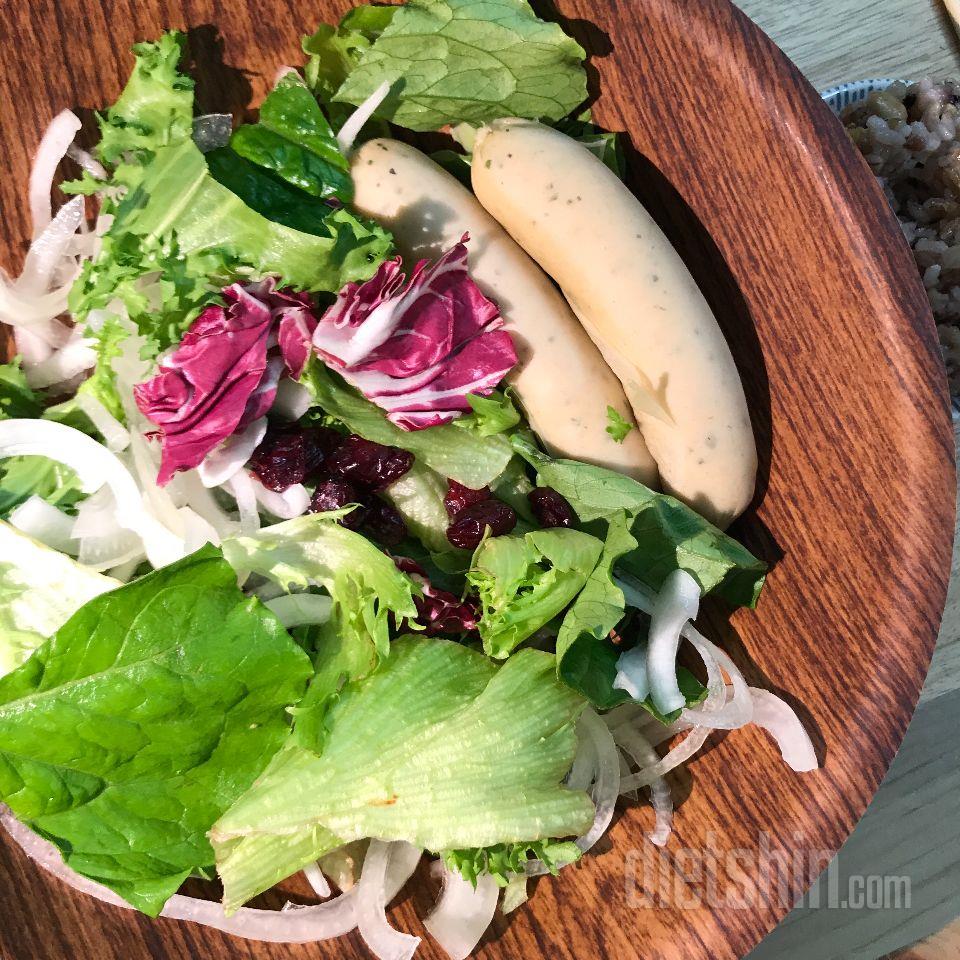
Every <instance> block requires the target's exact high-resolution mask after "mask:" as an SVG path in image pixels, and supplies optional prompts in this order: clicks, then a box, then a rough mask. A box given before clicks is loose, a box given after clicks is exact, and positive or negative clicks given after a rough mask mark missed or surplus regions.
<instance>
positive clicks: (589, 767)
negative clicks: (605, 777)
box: [566, 737, 597, 790]
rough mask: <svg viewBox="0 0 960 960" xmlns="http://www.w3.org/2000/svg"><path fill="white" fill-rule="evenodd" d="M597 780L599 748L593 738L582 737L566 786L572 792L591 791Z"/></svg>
mask: <svg viewBox="0 0 960 960" xmlns="http://www.w3.org/2000/svg"><path fill="white" fill-rule="evenodd" d="M596 779H597V748H596V747H595V746H594V740H593V737H580V738H579V740H578V743H577V753H576V756H575V757H574V758H573V766H572V767H571V768H570V772H569V773H568V774H567V780H566V784H567V787H568V788H569V789H570V790H589V789H590V784H592V783H593V781H594V780H596Z"/></svg>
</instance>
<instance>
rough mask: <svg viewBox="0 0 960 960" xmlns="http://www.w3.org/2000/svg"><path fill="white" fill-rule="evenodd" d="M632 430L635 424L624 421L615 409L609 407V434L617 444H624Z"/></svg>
mask: <svg viewBox="0 0 960 960" xmlns="http://www.w3.org/2000/svg"><path fill="white" fill-rule="evenodd" d="M632 429H633V424H632V423H630V421H629V420H624V418H623V417H622V416H620V414H619V413H617V411H616V410H614V409H613V407H607V433H609V434H610V436H611V437H613V439H614V440H615V441H616V442H617V443H623V441H624V440H625V439H626V438H627V434H628V433H629V432H630V431H631V430H632Z"/></svg>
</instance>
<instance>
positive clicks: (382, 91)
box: [337, 80, 392, 156]
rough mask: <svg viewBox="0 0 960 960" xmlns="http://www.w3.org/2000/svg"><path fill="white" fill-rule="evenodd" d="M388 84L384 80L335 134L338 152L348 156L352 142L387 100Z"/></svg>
mask: <svg viewBox="0 0 960 960" xmlns="http://www.w3.org/2000/svg"><path fill="white" fill-rule="evenodd" d="M391 86H392V84H390V83H389V82H388V81H386V80H384V81H383V83H381V84H380V86H379V87H377V89H376V90H374V91H373V93H371V94H370V96H369V97H367V99H366V100H364V101H363V103H361V104H360V106H358V107H357V109H356V110H354V111H353V113H351V114H350V116H349V117H348V118H347V122H346V123H345V124H344V125H343V126H342V127H341V128H340V132H339V133H338V134H337V143H338V144H339V145H340V152H341V153H342V154H343V155H344V156H348V155H349V154H350V151H351V150H352V149H353V141H354V140H356V139H357V135H358V134H359V133H360V131H361V130H362V129H363V125H364V124H365V123H366V122H367V121H368V120H369V119H370V118H371V117H372V116H373V115H374V113H376V110H377V107H379V106H380V104H381V103H383V101H384V100H386V99H387V95H388V94H389V93H390V87H391Z"/></svg>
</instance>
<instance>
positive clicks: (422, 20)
mask: <svg viewBox="0 0 960 960" xmlns="http://www.w3.org/2000/svg"><path fill="white" fill-rule="evenodd" d="M356 55H358V62H357V65H356V66H355V67H354V68H353V69H352V70H351V72H350V73H349V74H348V76H347V78H346V80H345V81H344V83H343V85H342V86H341V87H340V88H339V90H337V93H336V95H335V98H334V99H335V100H337V101H339V102H346V103H353V104H359V103H362V102H363V101H364V100H365V99H366V98H367V97H369V96H370V95H371V94H372V93H373V92H374V91H375V90H376V89H377V87H378V86H380V84H381V83H383V82H384V81H387V82H390V83H392V84H394V88H393V91H392V94H391V96H390V97H389V98H388V99H387V101H386V102H385V103H384V104H383V106H382V107H381V108H380V110H379V111H378V115H379V116H381V117H383V118H384V119H386V120H390V121H392V122H394V123H396V124H398V125H400V126H402V127H407V128H409V129H410V130H437V129H439V128H440V127H442V126H443V125H444V124H447V123H459V122H462V121H465V122H467V123H472V124H482V123H485V122H487V121H490V120H495V119H497V118H498V117H530V118H532V119H546V120H559V119H560V118H561V117H563V116H565V115H566V114H568V113H570V111H571V110H573V109H574V108H575V107H576V106H577V105H578V104H580V103H582V102H583V100H584V99H585V98H586V95H587V80H586V73H585V71H584V69H583V60H584V58H585V56H586V54H585V52H584V50H583V48H582V47H581V46H580V45H579V44H578V43H577V42H576V41H575V40H572V39H571V38H570V37H568V36H567V35H566V34H564V32H563V30H562V29H561V28H560V27H559V26H557V24H554V23H545V22H544V21H542V20H540V19H538V18H537V16H536V14H535V13H534V12H533V10H532V8H531V7H530V5H529V4H528V3H527V2H526V0H485V2H484V3H476V2H475V0H410V2H409V3H407V4H406V5H404V6H402V7H400V8H398V9H397V10H396V12H395V13H394V14H393V16H392V17H391V19H390V23H389V24H388V25H387V26H386V27H385V28H383V31H382V33H381V34H380V36H379V37H377V38H376V39H375V40H374V42H373V44H372V45H371V46H369V47H366V48H357V49H356Z"/></svg>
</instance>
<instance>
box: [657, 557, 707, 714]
mask: <svg viewBox="0 0 960 960" xmlns="http://www.w3.org/2000/svg"><path fill="white" fill-rule="evenodd" d="M699 609H700V585H699V584H698V583H697V581H696V580H694V579H693V577H691V576H690V574H689V573H687V572H686V570H673V571H671V572H670V573H669V574H667V577H666V579H665V580H664V581H663V587H662V588H661V590H660V594H659V596H658V597H657V599H656V601H655V602H654V605H653V611H652V613H651V615H650V617H651V623H650V640H649V646H648V649H647V674H648V676H649V679H650V696H651V698H652V700H653V702H654V705H655V706H656V708H657V709H658V710H659V711H660V712H661V713H664V714H666V713H673V711H674V710H680V709H681V708H683V707H684V706H686V703H687V701H686V698H685V697H684V695H683V693H682V692H681V690H680V686H679V684H678V683H677V650H678V648H679V646H680V631H681V630H682V629H683V625H684V624H685V623H687V622H689V621H690V620H694V619H696V616H697V612H698V611H699Z"/></svg>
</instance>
